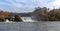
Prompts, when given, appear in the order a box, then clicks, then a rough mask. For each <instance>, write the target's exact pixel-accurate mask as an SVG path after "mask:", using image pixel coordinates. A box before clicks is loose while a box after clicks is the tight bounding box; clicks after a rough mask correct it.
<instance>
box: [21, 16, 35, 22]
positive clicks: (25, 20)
mask: <svg viewBox="0 0 60 31" xmlns="http://www.w3.org/2000/svg"><path fill="white" fill-rule="evenodd" d="M21 19H22V20H23V21H24V22H35V20H33V19H32V18H31V17H21Z"/></svg>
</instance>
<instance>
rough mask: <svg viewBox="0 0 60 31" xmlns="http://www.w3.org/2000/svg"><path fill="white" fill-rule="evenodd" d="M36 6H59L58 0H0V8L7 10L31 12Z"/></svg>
mask: <svg viewBox="0 0 60 31" xmlns="http://www.w3.org/2000/svg"><path fill="white" fill-rule="evenodd" d="M38 6H39V7H47V8H50V9H52V8H59V7H60V0H0V10H3V11H8V12H19V13H20V12H32V11H34V10H35V8H36V7H38Z"/></svg>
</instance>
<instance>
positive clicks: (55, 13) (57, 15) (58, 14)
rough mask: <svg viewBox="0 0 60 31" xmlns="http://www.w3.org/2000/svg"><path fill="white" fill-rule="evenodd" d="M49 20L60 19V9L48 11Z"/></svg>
mask: <svg viewBox="0 0 60 31" xmlns="http://www.w3.org/2000/svg"><path fill="white" fill-rule="evenodd" d="M48 20H49V21H60V10H52V11H50V12H48Z"/></svg>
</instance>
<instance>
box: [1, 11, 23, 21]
mask: <svg viewBox="0 0 60 31" xmlns="http://www.w3.org/2000/svg"><path fill="white" fill-rule="evenodd" d="M6 19H8V20H9V21H13V22H22V19H21V17H20V16H19V15H17V13H16V14H14V13H9V12H4V11H0V22H5V21H6Z"/></svg>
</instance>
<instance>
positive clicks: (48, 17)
mask: <svg viewBox="0 0 60 31" xmlns="http://www.w3.org/2000/svg"><path fill="white" fill-rule="evenodd" d="M33 17H34V19H35V20H37V21H60V8H59V9H52V10H50V9H49V8H47V7H43V8H41V7H38V8H35V10H34V12H33Z"/></svg>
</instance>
